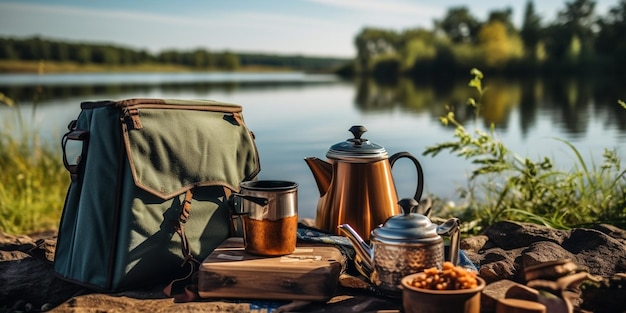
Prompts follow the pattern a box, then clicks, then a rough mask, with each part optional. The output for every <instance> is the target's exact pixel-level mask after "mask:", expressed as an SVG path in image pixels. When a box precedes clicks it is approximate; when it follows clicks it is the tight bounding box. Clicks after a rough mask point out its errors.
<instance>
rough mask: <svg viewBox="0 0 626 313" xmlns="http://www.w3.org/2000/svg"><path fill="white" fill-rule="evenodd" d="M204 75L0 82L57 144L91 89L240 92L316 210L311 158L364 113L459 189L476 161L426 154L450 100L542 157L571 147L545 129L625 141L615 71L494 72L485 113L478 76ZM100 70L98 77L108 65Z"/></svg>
mask: <svg viewBox="0 0 626 313" xmlns="http://www.w3.org/2000/svg"><path fill="white" fill-rule="evenodd" d="M0 76H1V75H0ZM146 76H149V75H148V74H146ZM268 76H271V75H268ZM199 78H202V79H201V80H199V81H198V80H192V81H181V80H182V79H181V78H174V79H172V80H168V79H166V77H159V80H158V81H155V78H151V77H147V78H146V80H145V83H142V81H143V80H140V79H139V78H137V77H135V78H133V79H131V80H130V81H125V80H123V79H121V80H120V81H119V82H118V81H116V80H115V79H113V78H111V77H108V78H106V79H104V80H103V81H102V82H101V83H93V84H91V83H76V84H73V83H70V82H68V81H67V80H68V79H69V78H67V77H64V80H65V81H64V82H63V83H58V84H57V83H55V82H54V80H52V79H48V81H47V82H46V83H45V84H37V83H36V81H34V83H33V82H31V83H17V82H18V81H17V80H16V81H14V82H13V83H4V84H3V82H7V81H10V80H11V79H10V78H8V77H0V92H2V93H3V94H5V95H7V96H9V97H11V98H13V99H15V100H16V102H17V103H18V106H17V107H18V108H19V109H21V111H22V114H21V115H20V117H21V118H25V119H26V118H27V119H28V120H26V121H24V123H23V124H24V125H29V126H31V127H32V126H33V125H34V126H36V127H37V131H39V133H40V134H42V141H44V140H47V141H49V142H51V143H53V144H54V146H55V147H57V146H58V143H59V141H60V136H61V135H62V134H63V133H64V132H65V131H66V129H67V127H66V126H67V123H68V122H69V121H70V120H71V119H74V118H76V116H77V114H78V113H79V111H80V109H79V106H78V104H79V103H80V102H81V101H85V100H103V99H124V98H129V97H159V98H188V99H214V100H219V101H224V102H232V103H238V104H241V105H243V106H244V116H245V117H246V123H247V124H248V125H249V127H250V128H251V129H252V130H253V131H254V132H255V134H256V138H257V146H258V148H259V153H260V156H261V163H262V171H261V175H262V177H261V178H264V179H286V180H292V181H297V182H298V183H299V184H300V185H301V187H302V188H300V190H299V198H300V200H301V201H302V202H301V203H302V214H303V216H305V217H313V216H315V213H314V209H315V203H316V201H317V198H318V197H319V193H318V192H317V188H316V186H315V183H314V181H313V179H312V177H311V173H310V170H309V169H308V168H307V167H306V165H305V163H304V161H303V158H304V157H307V156H317V157H324V155H325V153H326V152H327V150H328V148H329V147H330V146H331V145H333V144H335V143H337V142H340V141H343V140H345V139H346V138H348V136H349V132H348V129H349V128H350V126H352V125H355V124H363V125H365V126H366V127H367V128H368V130H369V131H368V133H367V138H369V139H371V140H372V141H373V142H374V143H377V144H380V145H382V146H384V147H385V148H386V149H387V151H389V152H390V153H395V152H399V151H408V152H410V153H412V154H413V155H415V156H416V157H418V159H419V160H420V162H421V163H422V166H423V167H424V176H425V181H426V183H425V184H426V185H425V187H426V188H425V194H428V193H431V194H435V195H437V196H439V197H442V198H449V199H452V200H455V199H458V194H456V187H458V186H464V185H465V183H466V182H467V177H466V173H467V172H468V168H469V167H470V166H471V164H468V163H467V162H466V160H462V159H459V158H457V157H455V156H451V155H446V154H441V155H438V156H437V157H436V158H430V157H423V156H421V153H422V152H423V151H424V150H425V148H426V147H428V146H432V145H435V144H437V143H442V142H445V141H449V140H451V139H452V134H453V129H452V128H451V127H444V126H443V125H442V124H441V123H440V122H439V117H440V116H442V115H444V114H445V113H446V112H447V111H446V107H449V108H451V109H452V110H453V111H454V113H455V115H456V118H457V120H459V121H461V122H462V123H463V124H465V125H466V126H468V128H473V126H479V127H482V128H487V127H489V125H490V124H491V123H492V122H493V123H495V125H496V128H497V129H496V131H497V134H498V136H499V137H500V138H501V139H502V141H503V142H504V143H505V145H506V146H507V148H509V149H510V150H512V151H514V152H516V153H519V154H521V155H529V156H530V157H531V158H533V159H535V157H536V156H537V155H541V156H550V157H554V158H555V159H556V160H558V161H559V162H558V163H559V164H560V163H562V161H566V162H567V160H568V159H570V158H569V156H568V155H565V156H564V154H563V153H561V154H559V152H558V151H557V152H553V150H554V149H557V148H558V144H555V143H554V141H549V140H548V141H546V137H559V138H564V139H567V140H570V141H571V140H573V141H574V142H573V144H575V145H577V146H578V147H579V148H581V153H582V154H584V155H583V157H586V156H587V155H588V154H587V149H590V150H593V151H595V152H599V153H600V154H599V155H595V158H596V160H600V157H601V151H602V148H612V147H615V146H617V147H619V146H620V144H621V143H622V142H623V140H624V139H625V138H626V132H625V130H626V129H625V128H626V110H624V109H623V108H621V107H620V106H619V105H618V104H617V102H616V101H617V99H624V100H626V94H625V93H626V90H624V89H622V88H620V86H619V85H618V84H617V83H612V82H602V81H597V80H580V79H579V80H577V79H571V80H562V79H545V80H538V79H537V80H519V81H516V80H506V79H498V78H491V77H488V78H486V79H484V80H483V84H484V86H485V87H486V88H487V91H486V92H485V94H484V97H483V99H482V102H483V105H484V106H483V110H482V111H481V112H480V116H479V118H478V119H475V117H474V111H473V109H472V108H471V107H469V106H468V105H466V102H467V99H468V98H469V97H478V94H477V93H476V91H475V90H474V89H472V88H471V87H469V86H468V81H469V79H467V80H462V81H452V80H449V81H444V82H443V83H441V84H433V83H427V82H415V81H411V80H398V81H397V82H395V83H393V84H377V83H376V82H373V81H370V80H358V81H340V80H338V79H336V78H331V79H329V78H328V77H324V78H323V79H320V78H317V77H314V78H312V79H310V80H308V79H295V80H286V79H285V80H282V81H278V80H276V79H274V78H272V77H269V78H268V79H267V80H264V81H263V80H261V79H259V78H258V77H256V78H255V79H254V81H251V80H235V79H229V80H225V81H220V80H218V81H215V80H213V79H211V80H207V79H204V77H199ZM80 79H81V77H78V78H77V80H80ZM90 79H91V80H93V81H98V80H97V77H91V78H90ZM13 109H14V108H8V107H7V106H5V105H1V104H0V124H1V125H2V127H4V128H5V129H6V128H7V127H9V126H11V125H9V124H5V123H6V121H7V119H10V118H12V117H13V116H14V114H12V113H13V111H14V110H13ZM18 115H19V114H18ZM474 123H475V124H474ZM14 125H18V123H14ZM9 128H10V127H9ZM620 155H621V156H623V155H624V154H623V153H621V154H620ZM398 166H399V167H398ZM566 166H567V164H566ZM566 169H567V168H566ZM412 173H413V172H412V170H411V169H410V168H408V169H407V170H404V169H403V168H402V164H399V165H397V166H395V167H394V179H397V180H396V186H397V188H398V194H399V195H400V196H406V195H410V194H412V193H413V192H414V190H415V178H414V177H412V176H410V175H412Z"/></svg>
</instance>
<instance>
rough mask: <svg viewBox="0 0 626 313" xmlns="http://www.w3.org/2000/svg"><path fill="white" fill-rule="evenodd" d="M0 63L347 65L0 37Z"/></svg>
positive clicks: (195, 67)
mask: <svg viewBox="0 0 626 313" xmlns="http://www.w3.org/2000/svg"><path fill="white" fill-rule="evenodd" d="M0 60H13V61H18V60H20V61H40V60H44V61H53V62H76V63H77V64H81V65H87V64H98V65H104V66H123V65H141V64H154V63H157V64H170V65H182V66H185V67H187V68H189V69H193V70H212V69H220V70H236V69H238V68H239V67H240V66H271V67H283V68H291V69H301V70H306V71H309V70H310V71H322V70H326V71H329V70H334V69H335V68H337V67H339V66H341V65H343V64H345V63H348V62H349V61H348V60H347V59H343V58H327V57H306V56H301V55H293V56H290V55H266V54H254V53H234V52H230V51H218V52H216V51H209V50H206V49H194V50H190V51H178V50H165V51H162V52H160V53H157V54H151V53H148V52H147V51H145V50H134V49H130V48H127V47H120V46H113V45H103V44H92V43H68V42H60V41H53V40H45V39H42V38H39V37H33V38H25V39H13V38H1V37H0Z"/></svg>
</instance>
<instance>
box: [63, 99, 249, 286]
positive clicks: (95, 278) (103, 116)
mask: <svg viewBox="0 0 626 313" xmlns="http://www.w3.org/2000/svg"><path fill="white" fill-rule="evenodd" d="M68 128H69V131H68V133H66V134H65V135H64V136H63V140H62V147H63V160H64V163H65V166H66V168H67V169H68V171H69V173H70V177H71V183H70V186H69V190H68V192H67V196H66V199H65V205H64V208H63V213H62V217H61V221H60V225H59V234H58V239H57V247H56V252H55V260H54V270H55V272H56V274H57V276H58V277H60V278H62V279H65V280H68V281H71V282H75V283H77V284H80V285H83V286H85V287H89V288H92V289H96V290H99V291H118V290H123V289H129V288H134V287H141V286H148V285H149V284H153V283H158V282H168V281H170V280H172V279H175V278H178V277H180V276H181V275H183V276H184V273H185V271H188V269H185V268H184V266H182V265H184V263H187V262H190V261H195V262H198V261H202V260H203V259H204V258H205V257H207V256H208V255H209V254H210V253H211V252H212V251H213V250H214V249H215V248H216V247H217V246H218V245H219V244H220V243H222V242H223V241H224V240H225V239H226V238H228V237H230V236H234V235H236V229H234V228H235V226H234V225H235V224H234V223H233V218H232V216H233V215H232V214H231V208H230V205H229V204H228V202H229V201H228V198H229V195H230V193H231V192H236V191H238V190H239V183H240V182H242V181H246V180H253V179H255V177H256V175H257V174H258V173H259V171H260V163H259V157H258V152H257V149H256V145H255V142H254V137H253V134H252V132H251V131H250V130H249V129H248V128H247V127H246V125H245V123H244V120H243V116H242V107H241V106H240V105H235V104H227V103H221V102H215V101H209V100H164V99H129V100H123V101H99V102H83V103H81V112H80V114H79V115H78V118H77V119H76V120H74V121H72V122H71V123H70V125H69V126H68ZM70 146H72V147H74V148H76V150H79V152H77V153H75V154H76V155H77V157H76V158H75V159H73V158H72V157H71V156H70V154H71V152H70V150H71V149H70Z"/></svg>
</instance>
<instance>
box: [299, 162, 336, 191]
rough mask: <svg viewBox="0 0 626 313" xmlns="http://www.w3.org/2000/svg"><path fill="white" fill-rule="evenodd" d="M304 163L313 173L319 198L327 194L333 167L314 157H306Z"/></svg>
mask: <svg viewBox="0 0 626 313" xmlns="http://www.w3.org/2000/svg"><path fill="white" fill-rule="evenodd" d="M304 161H305V162H306V164H307V165H308V166H309V168H310V169H311V172H312V173H313V177H314V178H315V183H317V189H319V192H320V196H324V195H325V194H326V192H328V189H329V188H330V181H331V180H332V178H333V165H332V164H330V163H328V162H326V161H324V160H322V159H319V158H316V157H308V158H305V159H304Z"/></svg>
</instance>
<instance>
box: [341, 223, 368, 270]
mask: <svg viewBox="0 0 626 313" xmlns="http://www.w3.org/2000/svg"><path fill="white" fill-rule="evenodd" d="M337 228H338V229H339V232H340V233H342V234H343V235H344V236H346V237H347V238H348V239H349V240H350V242H351V243H352V246H353V247H354V251H355V252H356V258H355V265H356V268H357V270H359V272H361V274H363V275H364V276H365V277H367V278H368V279H369V278H370V277H371V275H372V273H373V272H374V250H372V248H371V247H370V246H369V245H368V244H367V243H366V242H365V241H364V240H363V238H361V236H360V235H359V234H358V233H357V232H356V231H355V230H354V228H352V226H350V225H348V224H341V225H339V226H337Z"/></svg>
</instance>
